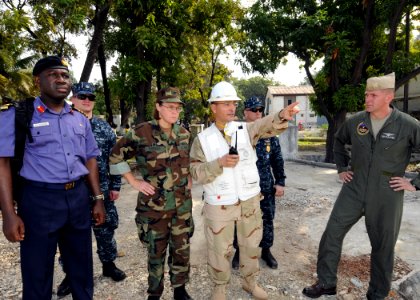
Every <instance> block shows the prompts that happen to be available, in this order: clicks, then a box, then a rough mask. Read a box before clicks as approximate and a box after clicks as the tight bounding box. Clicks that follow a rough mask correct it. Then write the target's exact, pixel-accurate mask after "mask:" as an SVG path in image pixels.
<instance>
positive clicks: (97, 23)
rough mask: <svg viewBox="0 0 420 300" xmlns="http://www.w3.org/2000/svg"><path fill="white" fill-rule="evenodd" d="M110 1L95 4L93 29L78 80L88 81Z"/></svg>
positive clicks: (100, 42)
mask: <svg viewBox="0 0 420 300" xmlns="http://www.w3.org/2000/svg"><path fill="white" fill-rule="evenodd" d="M109 7H110V3H109V2H107V3H105V4H104V5H103V6H100V5H99V4H96V10H95V17H94V19H93V26H94V31H93V35H92V39H91V41H90V45H89V50H88V53H87V56H86V61H85V65H84V66H83V71H82V74H81V75H80V81H85V82H87V81H89V77H90V74H91V73H92V68H93V64H94V63H95V60H96V58H97V56H98V49H99V46H100V45H101V44H102V34H103V32H104V29H105V24H106V21H107V19H108V12H109Z"/></svg>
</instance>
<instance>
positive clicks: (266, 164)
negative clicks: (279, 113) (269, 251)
mask: <svg viewBox="0 0 420 300" xmlns="http://www.w3.org/2000/svg"><path fill="white" fill-rule="evenodd" d="M256 152H257V157H258V160H257V168H258V173H259V174H260V188H261V193H262V194H263V196H264V199H263V200H261V202H260V207H261V211H262V218H263V237H262V240H261V243H260V247H261V248H271V246H273V240H274V226H273V220H274V215H275V212H276V197H275V194H276V190H275V188H274V185H281V186H284V185H285V179H286V176H285V174H284V161H283V156H282V155H281V148H280V142H279V139H278V137H271V138H266V139H260V140H259V141H258V143H257V147H256ZM273 175H274V178H273Z"/></svg>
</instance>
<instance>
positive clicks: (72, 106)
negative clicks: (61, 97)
mask: <svg viewBox="0 0 420 300" xmlns="http://www.w3.org/2000/svg"><path fill="white" fill-rule="evenodd" d="M71 109H72V110H74V111H77V112H78V113H81V114H82V115H84V116H85V117H86V118H89V117H88V115H87V114H85V113H84V112H83V111H81V110H80V109H78V108H76V107H74V104H72V105H71Z"/></svg>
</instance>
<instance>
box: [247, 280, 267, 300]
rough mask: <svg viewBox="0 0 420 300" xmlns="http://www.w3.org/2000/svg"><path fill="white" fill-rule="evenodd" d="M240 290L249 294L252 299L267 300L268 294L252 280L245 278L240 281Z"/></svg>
mask: <svg viewBox="0 0 420 300" xmlns="http://www.w3.org/2000/svg"><path fill="white" fill-rule="evenodd" d="M242 288H243V289H244V290H245V291H246V292H248V293H250V294H251V295H252V296H253V297H254V299H257V300H267V299H268V294H267V292H266V291H264V290H263V289H262V288H261V287H260V286H259V285H258V284H257V283H256V282H255V279H254V278H247V279H243V280H242Z"/></svg>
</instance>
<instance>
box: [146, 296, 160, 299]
mask: <svg viewBox="0 0 420 300" xmlns="http://www.w3.org/2000/svg"><path fill="white" fill-rule="evenodd" d="M147 300H160V296H151V295H149V297H147Z"/></svg>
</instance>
